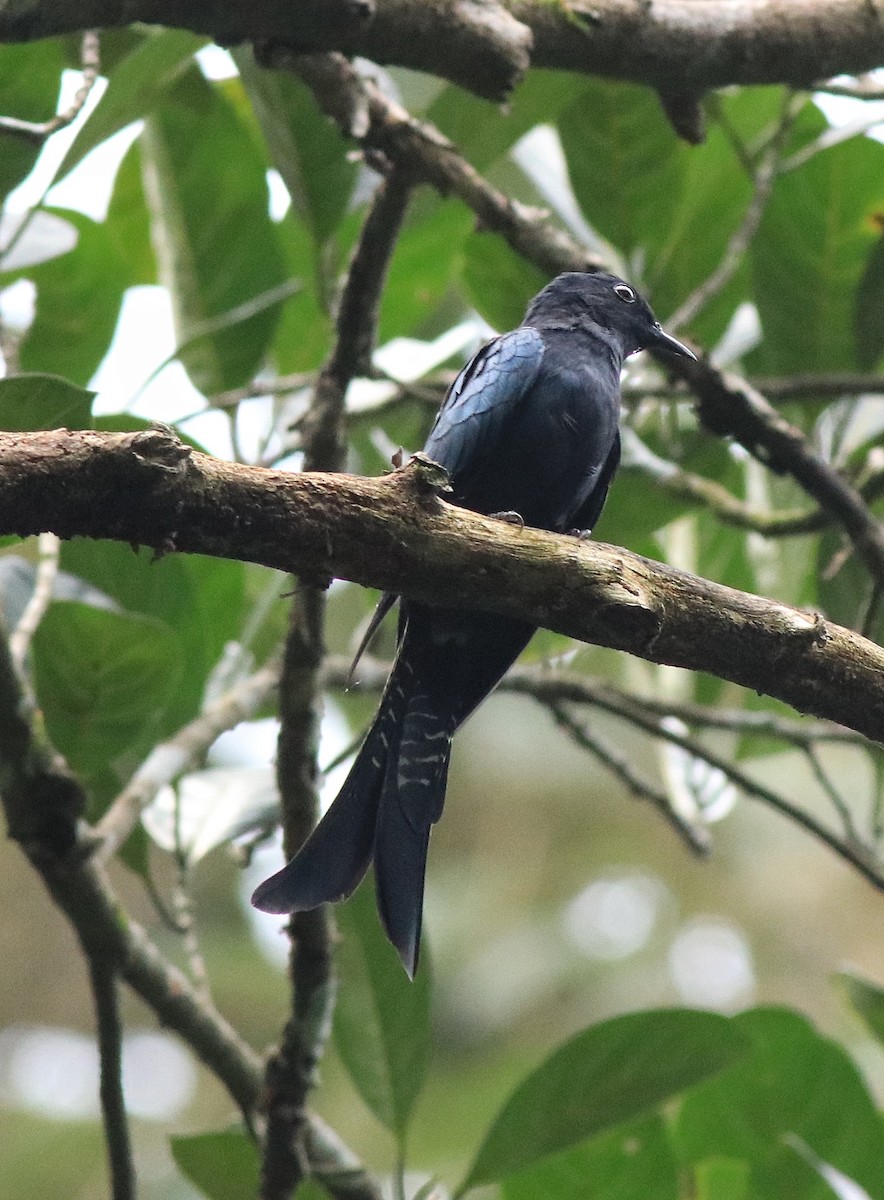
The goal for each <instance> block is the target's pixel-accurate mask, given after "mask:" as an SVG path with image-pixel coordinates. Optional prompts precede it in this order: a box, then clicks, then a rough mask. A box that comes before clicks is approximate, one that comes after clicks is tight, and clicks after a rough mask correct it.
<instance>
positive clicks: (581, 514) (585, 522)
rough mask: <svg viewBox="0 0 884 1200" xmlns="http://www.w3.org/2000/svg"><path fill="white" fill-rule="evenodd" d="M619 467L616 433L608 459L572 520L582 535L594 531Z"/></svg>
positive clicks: (618, 443)
mask: <svg viewBox="0 0 884 1200" xmlns="http://www.w3.org/2000/svg"><path fill="white" fill-rule="evenodd" d="M619 465H620V434H619V433H618V434H617V436H616V437H615V438H614V445H613V446H612V447H611V450H610V452H609V454H608V457H607V459H606V460H605V465H604V466H603V467H602V470H601V474H600V475H599V477H598V481H597V483H596V485H595V487H594V488H593V489H592V491H591V492H590V494H589V496H588V497H587V499H586V500H585V501H584V503H583V505H582V506H581V507H580V508H579V509H578V510H577V512H576V513H575V514H574V516H573V518H572V524H573V526H574V528H575V529H577V530H580V531H581V532H582V533H592V531H593V529H595V523H596V521H597V520H598V519H599V517H600V516H601V515H602V509H603V508H604V507H605V500H606V499H607V496H608V488H609V487H610V486H611V480H612V479H613V478H614V473H615V472H616V470H617V467H618V466H619Z"/></svg>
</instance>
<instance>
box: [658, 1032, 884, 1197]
mask: <svg viewBox="0 0 884 1200" xmlns="http://www.w3.org/2000/svg"><path fill="white" fill-rule="evenodd" d="M734 1024H735V1025H736V1027H737V1028H738V1029H739V1030H740V1031H742V1032H743V1033H744V1034H745V1035H746V1036H747V1038H748V1039H749V1040H750V1042H751V1045H752V1051H751V1054H750V1055H749V1057H748V1058H747V1059H746V1060H745V1061H743V1062H741V1063H739V1064H737V1065H735V1066H734V1067H733V1068H732V1069H731V1070H730V1071H728V1072H727V1074H726V1075H723V1076H722V1077H721V1078H720V1079H717V1080H713V1081H711V1082H709V1083H705V1084H703V1085H702V1086H700V1087H698V1088H696V1089H694V1090H693V1091H692V1092H691V1093H690V1094H689V1095H688V1096H687V1097H686V1098H685V1100H684V1102H683V1104H682V1108H681V1112H680V1114H679V1118H678V1123H677V1128H676V1132H677V1143H678V1145H679V1147H680V1152H681V1155H682V1157H683V1158H684V1160H685V1161H686V1162H701V1161H703V1160H705V1159H708V1158H710V1157H722V1158H732V1159H737V1160H744V1161H746V1162H748V1163H750V1164H751V1172H752V1174H751V1184H750V1186H749V1188H748V1195H750V1196H752V1197H753V1200H754V1198H755V1197H756V1196H758V1197H759V1200H778V1198H779V1197H783V1196H789V1197H794V1200H805V1198H806V1200H811V1197H812V1198H813V1200H817V1198H818V1197H822V1196H825V1195H828V1194H829V1192H828V1191H827V1189H826V1186H825V1185H824V1184H822V1183H821V1181H820V1179H819V1176H818V1174H817V1172H816V1171H815V1170H813V1169H812V1168H811V1167H809V1166H808V1164H807V1163H806V1162H805V1161H804V1159H802V1158H801V1157H800V1156H799V1155H797V1154H796V1153H795V1151H794V1149H792V1148H790V1146H789V1145H788V1144H787V1139H789V1138H795V1137H798V1138H800V1140H801V1141H802V1142H803V1143H804V1144H805V1145H806V1146H807V1147H809V1149H810V1150H811V1151H813V1153H814V1154H815V1155H817V1156H818V1157H819V1158H820V1159H822V1160H823V1161H824V1162H826V1163H830V1164H831V1165H832V1166H833V1167H835V1168H836V1169H837V1170H838V1171H840V1172H842V1173H843V1174H845V1175H847V1176H849V1177H850V1178H851V1179H855V1180H856V1182H857V1183H858V1184H859V1185H860V1186H861V1187H863V1188H865V1189H866V1191H867V1192H868V1193H869V1196H870V1197H872V1198H873V1200H880V1198H881V1197H884V1122H882V1120H881V1117H880V1115H879V1114H878V1112H877V1111H876V1108H875V1104H874V1101H873V1100H872V1097H871V1096H870V1095H869V1093H868V1091H867V1090H866V1087H865V1085H864V1083H863V1081H862V1079H861V1077H860V1075H859V1072H858V1071H857V1069H856V1067H855V1066H854V1064H853V1062H852V1061H851V1060H850V1058H849V1057H848V1055H847V1054H846V1053H845V1051H844V1050H842V1049H841V1047H840V1046H838V1045H836V1044H835V1043H834V1042H831V1041H829V1040H828V1039H827V1038H823V1037H820V1035H819V1034H818V1033H816V1031H815V1030H814V1029H813V1028H812V1027H811V1025H810V1024H809V1023H808V1022H807V1021H806V1020H805V1019H804V1018H803V1017H801V1016H799V1015H798V1014H797V1013H795V1012H791V1011H789V1010H787V1009H774V1008H768V1009H755V1010H753V1011H752V1012H747V1013H742V1014H741V1015H740V1016H738V1017H735V1018H734Z"/></svg>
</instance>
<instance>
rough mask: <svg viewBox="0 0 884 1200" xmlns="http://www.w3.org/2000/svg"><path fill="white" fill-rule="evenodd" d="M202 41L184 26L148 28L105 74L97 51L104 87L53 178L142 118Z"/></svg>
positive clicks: (206, 39) (186, 66)
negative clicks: (103, 76) (104, 78)
mask: <svg viewBox="0 0 884 1200" xmlns="http://www.w3.org/2000/svg"><path fill="white" fill-rule="evenodd" d="M207 41H208V38H205V37H200V36H199V35H197V34H195V33H189V32H188V31H187V30H184V29H153V30H151V31H150V32H149V33H148V34H147V36H145V37H143V38H141V39H140V40H139V41H138V42H137V44H136V45H135V46H134V47H133V48H132V49H131V50H130V51H129V53H128V54H125V55H124V56H123V57H122V58H119V59H118V60H117V61H116V62H115V63H114V65H113V67H112V68H111V69H110V71H109V72H108V71H107V66H108V64H106V63H105V62H104V55H103V54H102V67H103V68H104V69H105V71H106V73H109V80H108V86H107V90H106V91H105V93H104V95H103V96H102V97H101V99H100V100H99V102H98V104H97V105H96V106H95V108H94V110H93V111H92V113H91V114H90V116H89V119H88V120H87V121H86V123H85V125H83V126H82V127H81V129H80V130H79V132H78V134H77V136H76V137H75V138H74V140H73V142H72V143H71V145H70V147H69V148H68V151H67V153H66V154H65V156H64V158H63V159H62V161H61V165H60V166H59V168H58V171H57V172H56V179H61V178H63V176H65V175H67V173H68V172H69V171H71V170H72V169H73V168H74V167H75V166H76V165H77V163H79V162H81V161H82V160H83V159H84V158H85V157H86V155H87V154H88V153H89V151H90V150H94V149H95V147H96V146H98V145H100V144H101V143H102V142H104V141H106V140H107V138H109V137H110V136H111V135H112V134H114V133H117V132H118V131H119V130H120V129H124V128H125V127H126V126H127V125H131V124H132V122H133V121H137V120H139V119H140V118H142V117H145V116H147V114H148V113H149V112H151V111H152V110H153V108H154V106H155V105H156V104H157V103H158V102H159V101H160V100H161V99H162V98H163V96H164V95H165V93H166V92H167V91H168V90H169V88H170V87H172V85H173V84H174V83H175V81H176V80H177V79H178V78H180V76H181V75H182V74H183V72H184V71H186V70H187V68H188V66H189V64H190V62H191V59H192V58H193V56H194V54H196V52H197V50H199V49H200V47H201V46H204V45H205V44H206V42H207Z"/></svg>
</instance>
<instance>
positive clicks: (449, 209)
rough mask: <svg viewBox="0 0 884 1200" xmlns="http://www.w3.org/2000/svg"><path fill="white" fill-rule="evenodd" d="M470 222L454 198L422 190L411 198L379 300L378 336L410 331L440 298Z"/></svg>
mask: <svg viewBox="0 0 884 1200" xmlns="http://www.w3.org/2000/svg"><path fill="white" fill-rule="evenodd" d="M473 224H474V217H473V215H472V213H471V212H470V211H469V209H468V208H466V207H465V206H464V205H463V204H461V203H460V202H459V201H457V200H443V201H440V200H437V199H436V197H433V196H422V197H419V198H418V199H417V200H415V201H413V202H412V210H411V215H410V219H409V220H408V221H407V222H406V226H405V229H404V230H403V232H402V234H401V236H400V238H399V241H398V242H397V243H396V249H395V250H394V251H393V258H392V261H391V263H390V273H389V276H388V279H387V286H386V288H385V289H384V295H383V299H382V301H381V319H380V330H379V339H378V340H379V341H380V342H386V341H388V340H389V339H390V338H393V337H402V336H404V335H407V334H410V333H413V332H414V331H415V330H416V329H417V328H418V327H419V326H420V324H421V322H423V321H425V320H426V319H427V317H428V316H429V315H430V314H431V313H432V312H433V310H434V309H435V308H436V307H437V305H438V304H439V302H440V301H441V299H442V297H443V295H444V294H445V291H446V289H447V288H448V286H449V284H450V283H451V282H452V279H453V278H454V277H455V275H456V273H457V271H458V269H459V267H460V263H461V256H462V254H463V248H464V243H465V242H466V239H467V236H468V234H469V232H470V230H471V229H472V227H473Z"/></svg>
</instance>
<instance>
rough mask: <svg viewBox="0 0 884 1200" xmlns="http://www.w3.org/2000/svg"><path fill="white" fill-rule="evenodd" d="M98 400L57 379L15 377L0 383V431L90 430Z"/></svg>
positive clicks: (49, 376)
mask: <svg viewBox="0 0 884 1200" xmlns="http://www.w3.org/2000/svg"><path fill="white" fill-rule="evenodd" d="M94 399H95V392H88V391H85V390H84V389H83V388H78V387H75V386H74V385H73V384H72V383H68V381H67V380H66V379H60V378H59V377H58V376H57V375H40V374H34V375H12V376H10V377H9V378H8V379H0V429H8V430H12V431H15V432H23V431H25V430H28V429H61V428H66V429H89V428H90V427H91V425H92V401H93V400H94Z"/></svg>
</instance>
